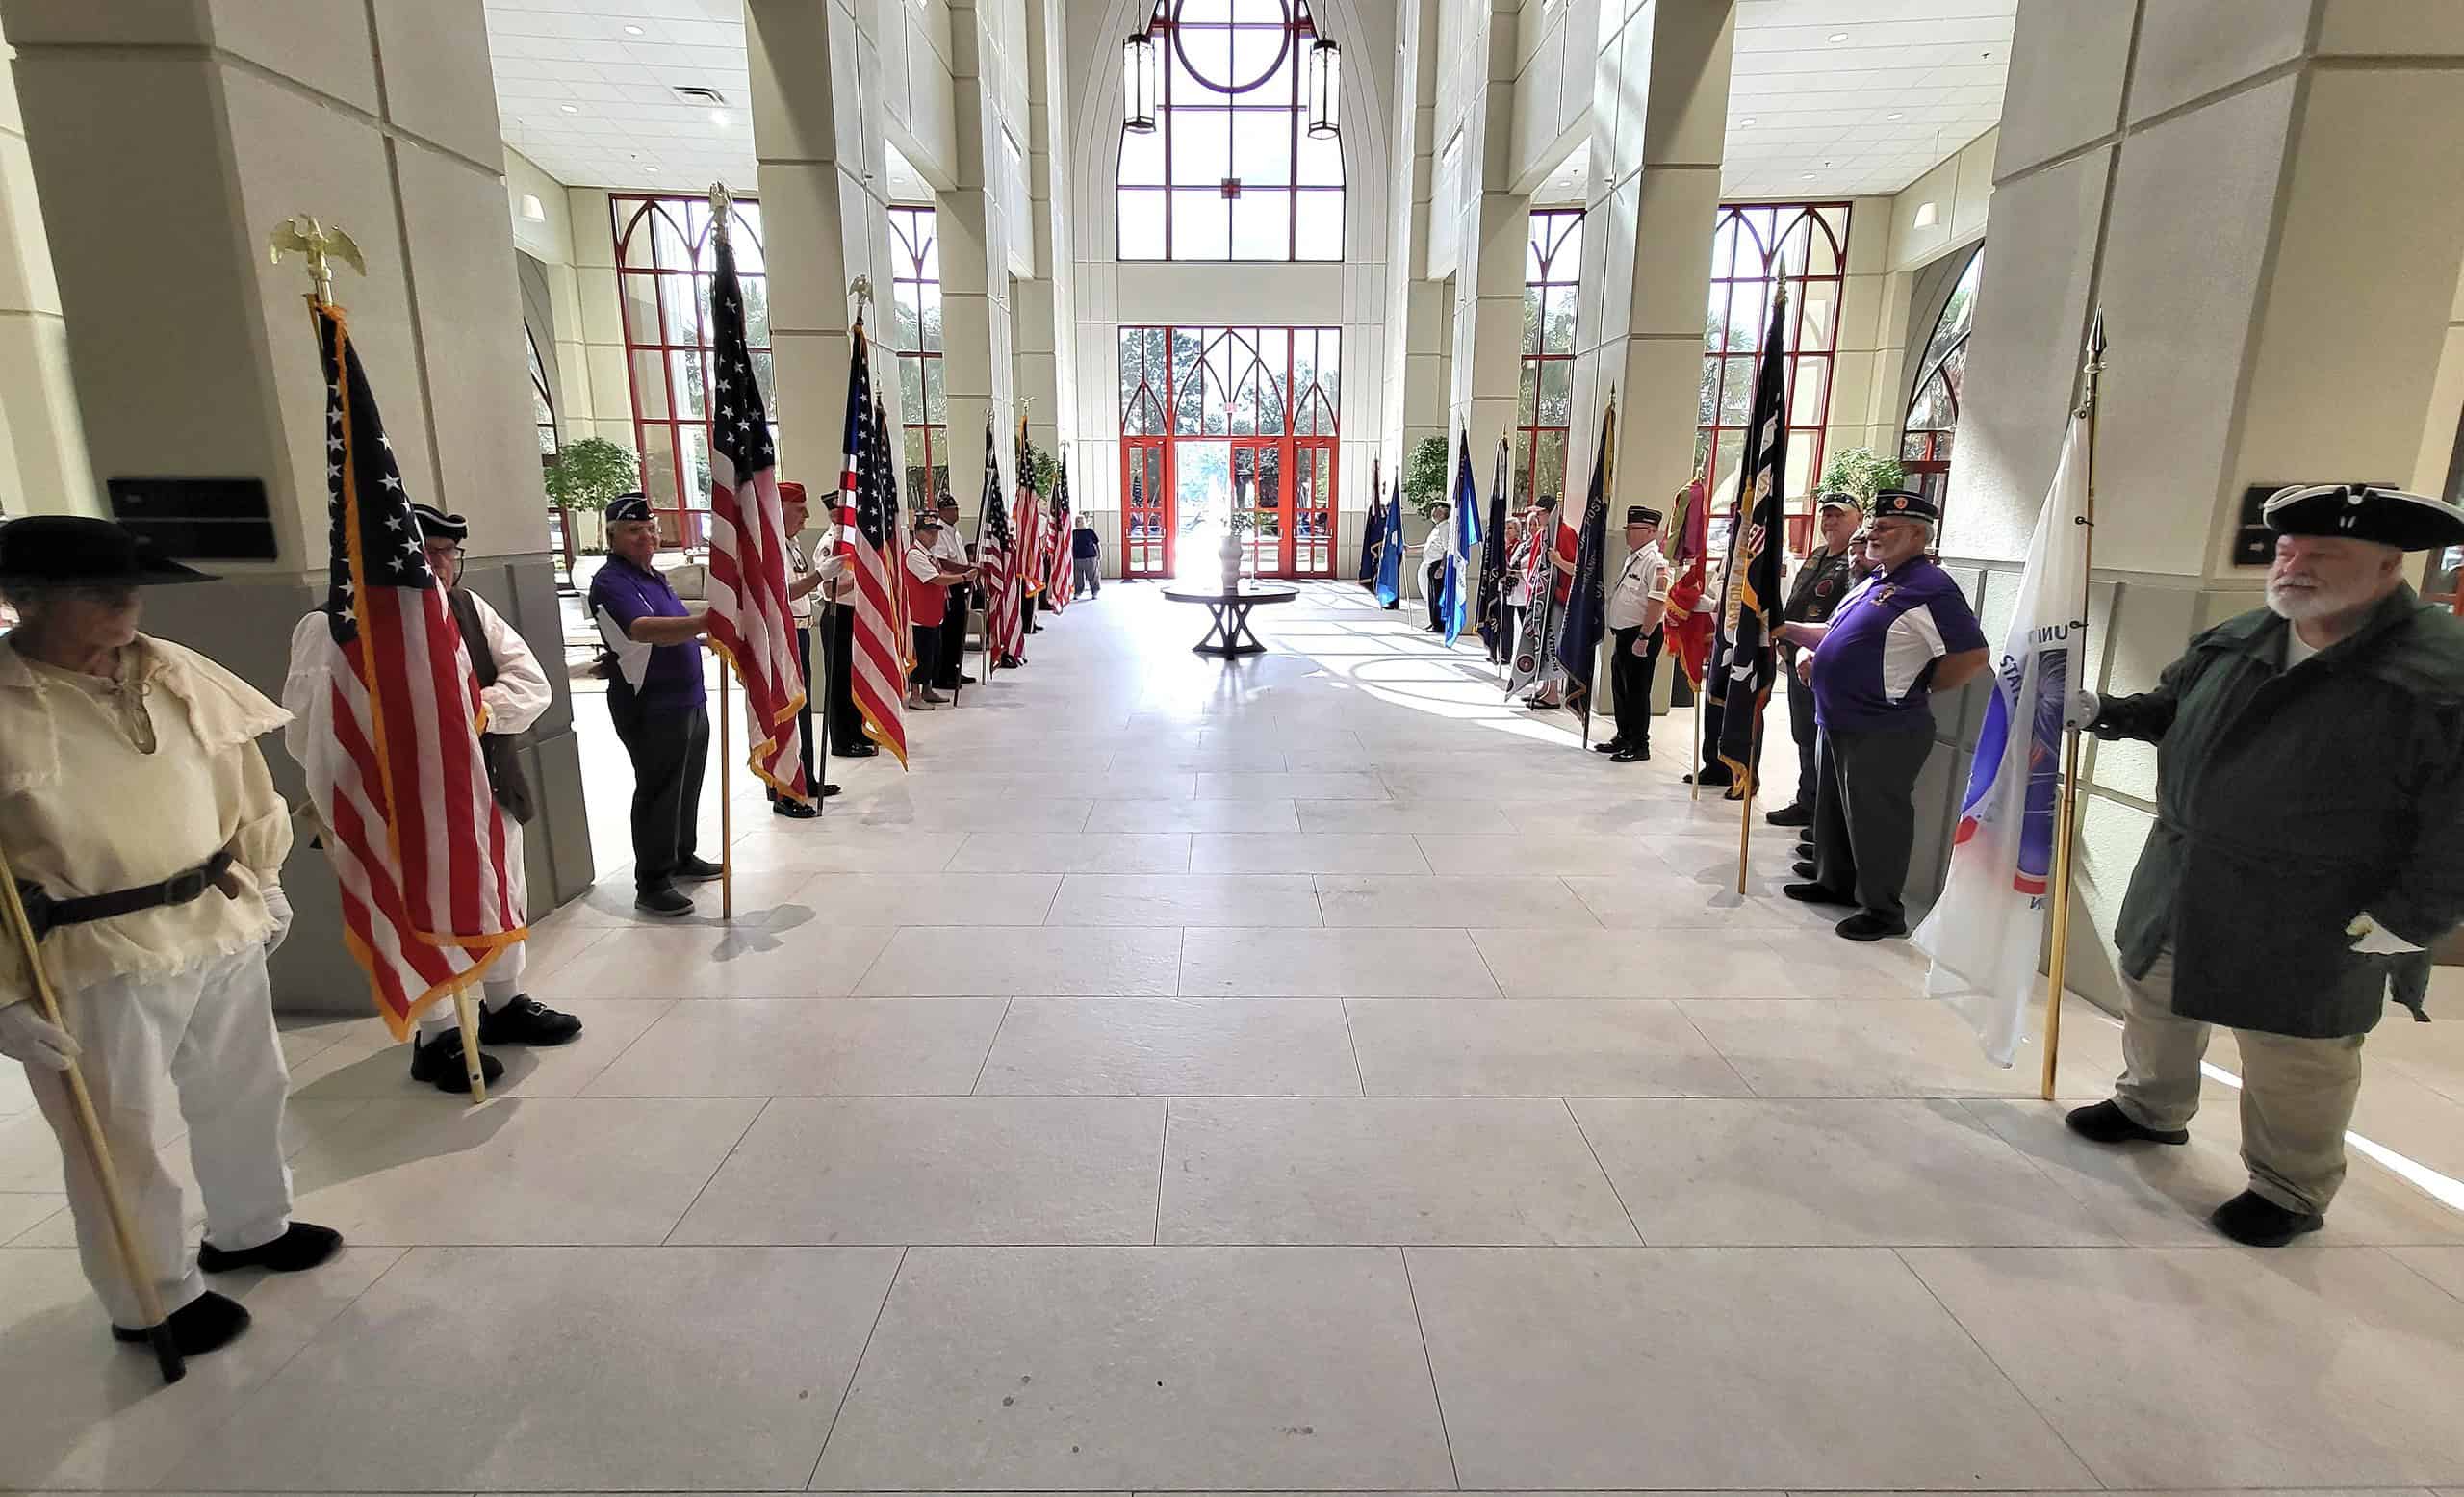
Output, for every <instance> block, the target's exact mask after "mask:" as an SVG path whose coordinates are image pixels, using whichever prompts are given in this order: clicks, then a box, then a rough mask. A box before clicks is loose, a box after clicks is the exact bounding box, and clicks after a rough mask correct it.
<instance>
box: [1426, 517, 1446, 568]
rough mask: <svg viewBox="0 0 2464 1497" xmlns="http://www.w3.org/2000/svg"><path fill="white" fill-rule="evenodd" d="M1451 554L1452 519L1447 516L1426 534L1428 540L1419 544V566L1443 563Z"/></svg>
mask: <svg viewBox="0 0 2464 1497" xmlns="http://www.w3.org/2000/svg"><path fill="white" fill-rule="evenodd" d="M1453 553H1454V517H1453V516H1452V515H1448V516H1447V517H1446V518H1445V519H1444V520H1443V521H1441V522H1439V524H1438V527H1437V529H1433V530H1431V531H1429V532H1428V539H1426V540H1424V541H1423V542H1421V565H1422V566H1424V567H1426V566H1429V565H1431V564H1433V563H1435V562H1439V561H1443V560H1445V559H1446V558H1447V557H1448V556H1450V555H1453Z"/></svg>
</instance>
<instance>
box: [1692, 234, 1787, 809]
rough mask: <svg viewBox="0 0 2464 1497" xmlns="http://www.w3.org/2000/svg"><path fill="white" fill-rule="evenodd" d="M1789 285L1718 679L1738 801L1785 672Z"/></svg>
mask: <svg viewBox="0 0 2464 1497" xmlns="http://www.w3.org/2000/svg"><path fill="white" fill-rule="evenodd" d="M1787 322H1788V285H1787V282H1786V281H1782V282H1780V283H1779V286H1778V289H1777V292H1776V294H1775V295H1774V296H1773V297H1772V298H1771V325H1770V327H1769V329H1768V330H1767V331H1765V332H1764V333H1763V335H1762V362H1761V367H1760V368H1759V369H1758V371H1757V372H1756V374H1755V378H1754V410H1753V414H1752V415H1751V416H1750V417H1749V418H1748V420H1747V424H1746V428H1745V459H1744V463H1743V466H1742V467H1741V468H1740V470H1739V473H1740V476H1741V477H1740V478H1739V481H1738V484H1737V516H1738V522H1739V523H1740V524H1741V525H1743V526H1744V527H1745V532H1744V533H1743V534H1742V535H1739V536H1736V537H1734V538H1732V540H1731V542H1730V546H1731V548H1732V550H1731V555H1732V556H1733V557H1734V558H1735V560H1734V563H1733V567H1732V581H1731V582H1730V585H1731V586H1732V587H1733V588H1735V589H1736V597H1737V612H1736V628H1735V630H1734V632H1732V635H1731V637H1730V638H1729V639H1728V640H1727V641H1726V643H1727V645H1728V653H1727V660H1726V668H1725V669H1724V670H1721V671H1716V672H1714V673H1713V683H1712V687H1711V692H1712V695H1711V701H1712V704H1713V705H1714V706H1716V707H1718V708H1719V710H1720V742H1719V753H1720V761H1721V762H1723V763H1725V764H1727V765H1728V766H1729V773H1730V774H1732V775H1733V776H1735V788H1733V789H1732V790H1731V791H1730V792H1729V793H1730V795H1731V796H1732V797H1733V798H1736V799H1744V800H1751V799H1753V797H1754V770H1753V767H1752V766H1753V763H1754V761H1755V759H1756V757H1757V756H1756V754H1755V748H1756V742H1755V740H1756V739H1757V738H1758V737H1759V736H1760V735H1761V732H1762V708H1763V704H1764V703H1766V702H1768V701H1770V700H1771V683H1772V681H1773V680H1774V679H1775V678H1776V677H1777V676H1778V674H1779V650H1778V638H1779V632H1780V610H1781V608H1782V607H1784V603H1785V600H1784V599H1783V598H1782V597H1781V595H1780V551H1781V546H1782V542H1783V539H1784V536H1785V535H1786V533H1787V532H1786V528H1785V522H1784V515H1783V511H1782V509H1781V505H1782V504H1783V503H1785V500H1784V495H1785V494H1786V492H1787V488H1788V403H1787V388H1786V379H1785V369H1784V357H1783V355H1784V345H1785V340H1784V333H1785V331H1786V329H1787Z"/></svg>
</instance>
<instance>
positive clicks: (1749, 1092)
mask: <svg viewBox="0 0 2464 1497" xmlns="http://www.w3.org/2000/svg"><path fill="white" fill-rule="evenodd" d="M1666 1001H1667V1003H1668V1006H1669V1007H1670V1008H1671V1009H1673V1010H1675V1011H1676V1014H1677V1017H1678V1018H1680V1019H1681V1020H1685V1027H1686V1028H1688V1029H1690V1030H1692V1031H1694V1038H1696V1039H1697V1040H1700V1041H1702V1042H1703V1047H1704V1048H1705V1049H1707V1050H1709V1051H1710V1052H1711V1053H1712V1054H1713V1055H1716V1056H1718V1057H1719V1059H1720V1064H1721V1065H1723V1066H1726V1067H1727V1068H1728V1070H1729V1074H1730V1075H1731V1076H1732V1077H1734V1078H1735V1079H1736V1084H1737V1085H1739V1086H1741V1087H1743V1088H1745V1096H1744V1097H1742V1098H1740V1100H1765V1101H1767V1100H1773V1098H1768V1097H1762V1096H1761V1094H1759V1093H1758V1092H1757V1091H1755V1090H1754V1083H1753V1082H1751V1081H1748V1080H1747V1079H1746V1078H1745V1072H1744V1071H1739V1070H1738V1069H1737V1065H1736V1062H1735V1061H1733V1060H1731V1059H1730V1058H1729V1052H1728V1051H1726V1050H1724V1049H1721V1048H1720V1046H1719V1045H1718V1044H1717V1042H1715V1041H1713V1040H1712V1038H1711V1037H1710V1036H1709V1035H1707V1034H1706V1033H1704V1032H1703V1026H1702V1025H1701V1024H1698V1023H1696V1022H1695V1021H1694V1016H1693V1015H1692V1014H1690V1013H1688V1012H1686V1008H1685V1005H1684V1004H1683V1003H1681V1002H1680V1001H1679V1000H1678V999H1675V998H1670V999H1667V1000H1666ZM1698 1001H1699V1000H1698ZM1714 1001H1716V1000H1714Z"/></svg>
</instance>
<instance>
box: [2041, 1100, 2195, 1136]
mask: <svg viewBox="0 0 2464 1497" xmlns="http://www.w3.org/2000/svg"><path fill="white" fill-rule="evenodd" d="M2062 1121H2063V1123H2066V1124H2067V1125H2068V1127H2069V1129H2070V1131H2071V1132H2073V1133H2076V1134H2078V1135H2079V1136H2080V1137H2081V1138H2084V1139H2086V1140H2087V1141H2088V1142H2090V1143H2092V1144H2187V1143H2189V1142H2190V1141H2191V1130H2190V1129H2188V1128H2151V1127H2149V1126H2147V1125H2146V1124H2145V1123H2141V1122H2140V1121H2139V1120H2138V1119H2136V1118H2134V1117H2132V1116H2131V1115H2130V1114H2128V1113H2126V1112H2124V1111H2122V1110H2121V1104H2120V1103H2119V1102H2117V1101H2112V1100H2110V1099H2108V1100H2106V1101H2101V1102H2098V1103H2096V1104H2095V1105H2094V1106H2092V1107H2074V1108H2072V1109H2071V1110H2070V1113H2069V1115H2068V1116H2067V1117H2066V1118H2064V1119H2063V1120H2062Z"/></svg>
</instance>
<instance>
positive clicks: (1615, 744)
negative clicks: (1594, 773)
mask: <svg viewBox="0 0 2464 1497" xmlns="http://www.w3.org/2000/svg"><path fill="white" fill-rule="evenodd" d="M1625 746H1626V740H1625V739H1623V738H1611V739H1609V740H1608V741H1607V742H1605V743H1595V744H1593V745H1592V746H1591V751H1592V752H1593V753H1595V754H1614V753H1616V752H1617V751H1618V750H1619V749H1622V748H1624V747H1625Z"/></svg>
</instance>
